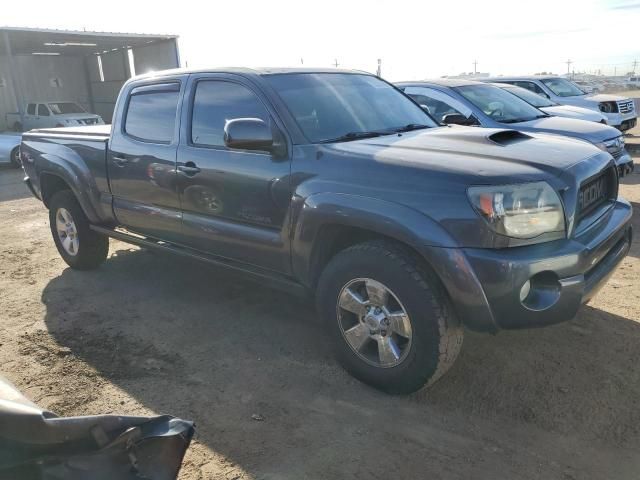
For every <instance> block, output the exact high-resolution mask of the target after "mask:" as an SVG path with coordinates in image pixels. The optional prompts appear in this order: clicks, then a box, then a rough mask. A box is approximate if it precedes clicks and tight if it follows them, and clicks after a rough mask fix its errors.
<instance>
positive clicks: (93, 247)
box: [49, 190, 109, 270]
mask: <svg viewBox="0 0 640 480" xmlns="http://www.w3.org/2000/svg"><path fill="white" fill-rule="evenodd" d="M60 208H64V209H65V210H67V211H68V212H69V213H70V214H71V216H72V217H73V221H74V223H75V226H76V230H77V237H78V241H79V247H78V251H77V253H76V254H75V255H70V254H69V253H67V251H66V250H65V249H64V247H63V246H62V241H61V239H60V236H59V235H58V232H57V231H56V215H57V213H58V210H59V209H60ZM49 225H50V228H51V234H52V235H53V241H54V242H55V244H56V248H57V249H58V253H60V256H61V257H62V259H63V260H64V261H65V262H66V263H67V265H69V266H70V267H71V268H74V269H76V270H93V269H95V268H97V267H99V266H100V264H102V262H104V261H105V259H106V258H107V254H108V253H109V237H107V236H105V235H102V234H100V233H97V232H94V231H93V230H91V229H90V228H89V225H90V224H89V220H88V219H87V216H86V215H85V214H84V211H83V210H82V207H80V204H79V203H78V200H76V197H75V195H74V194H73V192H71V191H70V190H62V191H60V192H57V193H55V194H54V195H53V197H52V198H51V200H50V201H49Z"/></svg>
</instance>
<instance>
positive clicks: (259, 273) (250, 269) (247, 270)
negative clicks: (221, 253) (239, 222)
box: [91, 225, 310, 297]
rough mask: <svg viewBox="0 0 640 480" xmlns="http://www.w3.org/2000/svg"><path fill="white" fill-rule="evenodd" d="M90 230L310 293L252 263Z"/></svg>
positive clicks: (94, 227)
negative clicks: (247, 263)
mask: <svg viewBox="0 0 640 480" xmlns="http://www.w3.org/2000/svg"><path fill="white" fill-rule="evenodd" d="M91 230H93V231H95V232H98V233H102V234H103V235H107V236H108V237H111V238H115V239H117V240H121V241H123V242H126V243H131V244H133V245H138V246H140V247H145V248H153V249H155V250H161V251H165V252H170V253H174V254H177V255H182V256H183V257H189V258H193V259H195V260H199V261H204V262H207V263H210V264H213V265H215V266H217V267H222V268H226V269H228V270H232V271H234V272H238V273H241V274H242V275H243V276H245V278H246V276H249V277H250V278H252V279H253V280H254V281H260V280H261V281H265V282H266V283H267V286H269V287H272V288H277V289H278V290H283V291H285V292H287V293H292V294H294V295H298V296H301V297H308V296H309V295H310V291H309V289H308V288H306V287H305V286H304V285H301V284H300V283H298V282H296V281H295V280H293V279H291V278H289V277H287V276H285V275H281V274H278V273H276V272H272V271H270V270H265V269H262V268H259V267H254V266H252V265H246V264H243V263H240V262H235V261H233V260H229V259H226V258H220V257H216V256H213V255H208V254H206V253H204V252H200V251H198V250H193V249H191V248H188V247H181V246H178V245H174V244H172V243H168V242H164V241H160V240H156V239H153V238H149V237H144V236H142V235H138V234H135V233H131V232H127V231H124V230H120V229H117V230H114V229H111V228H105V227H100V226H98V225H91Z"/></svg>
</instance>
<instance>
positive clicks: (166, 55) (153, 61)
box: [0, 39, 180, 131]
mask: <svg viewBox="0 0 640 480" xmlns="http://www.w3.org/2000/svg"><path fill="white" fill-rule="evenodd" d="M132 51H133V59H134V67H135V71H136V74H143V73H146V72H148V71H150V70H154V71H158V70H165V69H170V68H177V67H179V66H180V65H179V57H178V50H177V43H176V41H175V40H173V39H171V40H166V41H161V42H158V43H153V44H148V45H145V46H142V47H136V48H133V49H132ZM100 58H101V61H102V72H103V77H104V78H101V77H100V70H99V68H98V57H97V56H95V55H90V56H87V57H84V56H82V57H72V56H35V55H16V56H14V57H13V62H14V66H15V70H16V71H15V72H14V73H15V77H16V81H17V83H18V85H19V90H20V92H21V93H22V97H23V99H24V102H25V103H27V102H38V101H51V100H68V101H73V102H77V103H79V104H81V105H82V106H83V107H85V108H86V109H87V110H88V111H91V112H93V113H97V114H98V115H100V116H101V117H102V118H103V119H104V121H105V122H106V123H111V118H112V116H113V109H114V106H115V102H116V99H117V97H118V93H119V92H120V88H121V87H122V85H123V84H124V82H126V81H127V79H128V78H130V77H131V72H130V68H129V54H128V51H127V50H126V49H124V50H117V51H113V52H109V53H106V54H102V55H101V56H100ZM9 68H10V67H9V62H8V59H7V57H6V56H2V55H0V131H3V130H7V129H10V128H11V127H12V125H8V124H7V122H6V114H7V113H13V112H17V111H18V105H17V104H16V98H17V95H16V92H14V91H13V88H12V82H11V75H10V72H9Z"/></svg>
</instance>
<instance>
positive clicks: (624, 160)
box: [614, 150, 635, 178]
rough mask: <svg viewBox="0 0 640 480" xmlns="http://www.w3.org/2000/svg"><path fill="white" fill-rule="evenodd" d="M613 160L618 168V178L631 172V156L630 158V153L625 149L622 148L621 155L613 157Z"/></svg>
mask: <svg viewBox="0 0 640 480" xmlns="http://www.w3.org/2000/svg"><path fill="white" fill-rule="evenodd" d="M614 158H615V157H614ZM615 161H616V167H617V168H618V176H619V177H620V178H622V177H624V176H625V175H629V174H630V173H633V170H634V169H635V165H634V163H633V158H631V155H629V153H628V152H627V151H626V150H623V153H622V155H620V156H619V157H618V158H615Z"/></svg>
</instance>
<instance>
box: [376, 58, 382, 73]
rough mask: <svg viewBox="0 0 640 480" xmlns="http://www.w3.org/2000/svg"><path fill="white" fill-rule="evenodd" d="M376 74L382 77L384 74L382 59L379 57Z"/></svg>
mask: <svg viewBox="0 0 640 480" xmlns="http://www.w3.org/2000/svg"><path fill="white" fill-rule="evenodd" d="M376 75H377V76H378V77H380V76H381V75H382V59H381V58H379V59H378V70H376Z"/></svg>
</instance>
